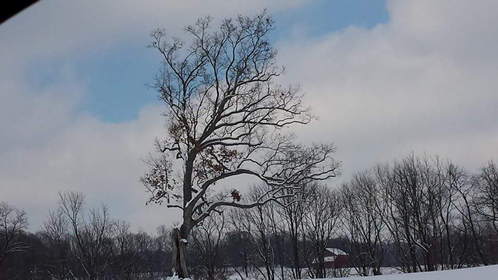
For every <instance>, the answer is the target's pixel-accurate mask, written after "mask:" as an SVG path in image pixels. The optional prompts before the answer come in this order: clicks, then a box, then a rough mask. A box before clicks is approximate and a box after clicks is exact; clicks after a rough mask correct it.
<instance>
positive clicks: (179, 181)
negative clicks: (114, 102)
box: [142, 13, 339, 278]
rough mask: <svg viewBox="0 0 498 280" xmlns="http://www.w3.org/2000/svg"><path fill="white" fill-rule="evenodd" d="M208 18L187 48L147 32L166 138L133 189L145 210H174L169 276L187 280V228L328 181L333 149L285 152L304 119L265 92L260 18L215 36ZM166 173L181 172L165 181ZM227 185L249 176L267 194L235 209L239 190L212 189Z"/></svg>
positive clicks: (269, 66) (292, 93) (300, 110)
mask: <svg viewBox="0 0 498 280" xmlns="http://www.w3.org/2000/svg"><path fill="white" fill-rule="evenodd" d="M211 21H212V20H211V18H209V17H207V18H205V19H200V20H198V21H197V23H196V24H195V25H192V26H188V27H187V28H186V29H185V31H186V33H187V35H189V36H190V38H191V41H190V46H189V47H184V45H185V43H184V42H183V41H182V40H180V39H179V38H173V41H172V42H169V43H168V42H165V32H164V30H156V31H154V32H152V38H153V42H152V44H151V45H150V47H151V48H153V49H155V50H157V51H158V52H159V54H160V55H161V57H162V61H163V66H164V67H163V68H162V70H160V71H159V74H158V75H157V77H156V82H155V84H154V85H153V86H152V87H153V88H154V89H155V90H157V91H158V93H159V97H160V99H161V100H162V101H163V102H164V104H165V105H166V112H165V117H166V120H167V135H166V137H165V138H164V139H162V140H157V141H156V144H157V149H158V151H159V152H160V155H159V156H156V157H152V156H151V158H150V159H149V163H150V165H151V166H150V169H149V172H147V173H146V174H145V175H144V176H143V177H142V182H143V183H144V185H145V186H146V187H147V188H148V190H149V191H150V192H151V201H154V202H162V201H166V202H167V204H168V207H176V208H179V209H181V210H182V211H183V221H182V224H181V226H180V227H179V228H175V229H174V230H173V234H172V236H173V242H174V248H175V252H174V256H175V257H174V264H175V265H174V270H175V273H176V274H177V275H178V276H179V277H180V278H183V277H188V271H187V266H186V262H185V247H186V244H187V239H188V237H189V235H190V232H191V231H192V229H193V228H194V227H195V226H196V225H197V224H199V223H200V222H202V221H203V220H204V219H205V218H206V217H208V216H209V215H210V214H211V213H212V212H213V211H215V210H216V209H217V208H219V207H222V206H232V207H239V208H252V207H257V206H262V205H264V204H266V203H267V202H269V201H274V200H278V199H279V198H282V197H288V196H289V195H288V194H287V193H286V192H284V191H283V190H285V189H289V188H301V186H303V184H302V183H303V182H305V181H309V180H325V179H328V178H330V177H333V176H335V175H336V174H337V168H338V166H339V164H338V162H336V161H334V160H333V159H332V157H331V154H332V153H333V152H334V147H333V145H329V144H314V145H312V146H311V147H306V146H303V145H299V144H295V143H294V138H295V137H294V136H293V135H292V134H288V133H286V132H285V129H284V128H286V127H288V126H291V125H294V124H308V123H309V122H310V121H311V119H312V118H313V116H312V114H311V112H310V109H309V108H307V107H304V105H303V104H302V101H303V95H302V94H301V93H300V92H299V90H298V88H297V87H288V88H284V87H281V86H279V85H276V84H275V83H274V81H273V80H274V79H275V78H276V77H278V76H279V75H281V74H282V73H283V69H282V68H280V67H278V66H277V65H276V59H275V57H276V51H275V50H274V49H273V48H272V47H271V45H270V43H269V40H268V37H267V35H268V33H269V32H270V31H272V30H273V29H274V22H273V20H272V19H271V18H270V17H268V16H266V15H265V13H262V14H260V15H257V16H255V17H253V18H249V17H242V16H239V17H237V18H236V19H235V20H233V19H225V20H223V21H222V23H221V26H220V28H219V30H218V31H216V32H212V31H211V29H210V25H211ZM173 166H182V168H181V171H180V172H173V170H172V169H173V168H172V167H173ZM234 177H239V178H240V177H246V178H247V177H253V178H254V179H256V180H259V181H261V182H263V183H264V184H266V185H268V186H270V188H269V189H268V191H267V192H266V193H263V194H262V195H261V196H260V197H257V198H255V200H253V201H247V202H245V203H242V202H240V190H239V189H236V188H233V189H231V190H229V191H225V192H222V193H221V194H222V195H221V196H220V195H219V194H220V193H216V192H213V191H211V190H212V187H213V185H214V184H216V183H219V182H220V181H222V180H226V179H229V178H232V179H233V178H234Z"/></svg>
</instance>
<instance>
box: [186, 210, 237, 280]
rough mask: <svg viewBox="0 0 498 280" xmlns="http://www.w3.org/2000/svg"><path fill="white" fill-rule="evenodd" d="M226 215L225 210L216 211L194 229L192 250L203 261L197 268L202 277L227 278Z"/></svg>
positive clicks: (211, 279)
mask: <svg viewBox="0 0 498 280" xmlns="http://www.w3.org/2000/svg"><path fill="white" fill-rule="evenodd" d="M226 216H227V214H226V213H225V212H224V211H220V212H219V213H215V214H213V215H211V216H209V217H208V218H206V219H205V220H204V221H202V223H201V224H199V226H198V227H196V228H195V229H194V230H193V231H192V241H193V242H192V243H193V244H192V245H193V246H192V250H193V251H194V252H195V255H196V258H197V259H199V260H200V263H201V264H200V266H199V267H197V268H196V270H197V271H199V273H198V274H199V276H202V279H207V280H216V279H220V280H221V279H225V278H227V277H226V275H225V274H226V271H225V264H226V263H227V262H226V261H225V257H226V254H225V252H223V244H224V241H225V237H226V233H227V227H228V226H227V222H226Z"/></svg>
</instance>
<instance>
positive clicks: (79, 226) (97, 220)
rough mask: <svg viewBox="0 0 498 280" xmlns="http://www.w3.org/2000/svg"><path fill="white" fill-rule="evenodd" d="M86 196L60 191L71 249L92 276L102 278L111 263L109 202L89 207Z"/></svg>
mask: <svg viewBox="0 0 498 280" xmlns="http://www.w3.org/2000/svg"><path fill="white" fill-rule="evenodd" d="M84 201H85V196H84V195H83V194H82V193H78V192H65V193H60V211H61V212H62V213H63V214H64V216H65V218H66V219H67V220H68V222H69V233H70V235H71V252H72V254H73V255H74V257H75V258H76V259H77V260H78V262H79V263H80V265H81V268H82V269H83V270H84V272H85V275H86V277H87V278H88V279H90V280H92V279H99V277H100V276H101V275H103V274H104V272H105V271H106V269H107V268H108V267H109V265H110V264H111V254H112V239H111V236H112V227H113V222H112V221H111V219H110V217H109V211H108V209H107V207H106V206H104V205H102V206H101V208H93V209H90V210H88V211H85V208H84Z"/></svg>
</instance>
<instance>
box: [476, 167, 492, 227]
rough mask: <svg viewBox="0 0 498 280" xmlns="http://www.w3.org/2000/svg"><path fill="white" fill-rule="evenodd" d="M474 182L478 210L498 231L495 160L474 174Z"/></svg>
mask: <svg viewBox="0 0 498 280" xmlns="http://www.w3.org/2000/svg"><path fill="white" fill-rule="evenodd" d="M473 184H474V185H475V187H476V188H477V195H476V197H475V202H476V204H477V205H479V207H477V208H476V210H477V211H478V212H479V214H480V215H481V216H483V217H484V219H485V220H486V221H487V222H489V223H491V225H492V226H493V229H494V230H495V232H496V233H498V168H497V167H496V163H495V162H493V161H490V162H488V164H487V165H486V166H484V167H483V168H481V172H480V173H479V174H478V175H477V176H474V178H473Z"/></svg>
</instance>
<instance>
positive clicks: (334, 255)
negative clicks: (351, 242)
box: [324, 248, 349, 268]
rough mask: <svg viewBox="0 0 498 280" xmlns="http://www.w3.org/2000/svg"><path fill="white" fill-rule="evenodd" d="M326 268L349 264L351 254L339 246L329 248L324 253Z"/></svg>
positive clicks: (341, 266)
mask: <svg viewBox="0 0 498 280" xmlns="http://www.w3.org/2000/svg"><path fill="white" fill-rule="evenodd" d="M324 264H325V267H326V268H343V267H348V266H349V255H348V254H347V253H346V252H344V251H342V250H341V249H337V248H327V249H325V254H324Z"/></svg>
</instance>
